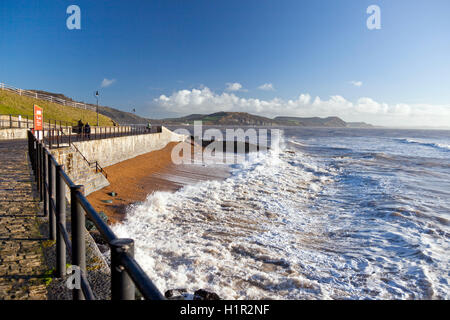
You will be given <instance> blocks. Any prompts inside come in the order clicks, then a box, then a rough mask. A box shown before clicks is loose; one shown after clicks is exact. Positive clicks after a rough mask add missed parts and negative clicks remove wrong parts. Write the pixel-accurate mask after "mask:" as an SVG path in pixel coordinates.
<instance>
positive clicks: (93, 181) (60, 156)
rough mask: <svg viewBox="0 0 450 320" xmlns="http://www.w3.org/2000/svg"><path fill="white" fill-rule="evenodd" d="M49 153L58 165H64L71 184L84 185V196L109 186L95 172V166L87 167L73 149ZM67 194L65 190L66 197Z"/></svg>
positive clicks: (55, 150) (67, 191) (84, 161)
mask: <svg viewBox="0 0 450 320" xmlns="http://www.w3.org/2000/svg"><path fill="white" fill-rule="evenodd" d="M51 153H52V155H53V156H54V157H55V160H56V161H57V162H58V163H59V164H61V165H64V171H65V172H66V173H67V175H68V176H69V178H70V179H72V181H73V183H75V184H78V185H84V194H85V195H89V194H91V193H92V192H94V191H97V190H100V189H102V188H104V187H106V186H109V182H108V180H107V179H106V178H105V177H104V176H103V174H101V173H99V172H96V170H95V165H91V166H89V164H88V163H87V162H86V160H84V159H83V157H82V156H81V154H79V153H78V152H77V151H76V150H75V148H74V147H72V146H71V147H67V148H59V149H53V150H51ZM69 194H70V193H69V189H68V188H67V189H66V195H67V197H69V196H68V195H69Z"/></svg>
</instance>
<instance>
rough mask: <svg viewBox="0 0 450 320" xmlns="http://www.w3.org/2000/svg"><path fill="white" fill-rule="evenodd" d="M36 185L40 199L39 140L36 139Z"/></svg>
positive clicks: (40, 199)
mask: <svg viewBox="0 0 450 320" xmlns="http://www.w3.org/2000/svg"><path fill="white" fill-rule="evenodd" d="M36 186H37V190H38V192H39V201H42V198H41V161H40V152H39V141H38V140H37V139H36Z"/></svg>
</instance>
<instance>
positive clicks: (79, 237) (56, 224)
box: [28, 131, 164, 300]
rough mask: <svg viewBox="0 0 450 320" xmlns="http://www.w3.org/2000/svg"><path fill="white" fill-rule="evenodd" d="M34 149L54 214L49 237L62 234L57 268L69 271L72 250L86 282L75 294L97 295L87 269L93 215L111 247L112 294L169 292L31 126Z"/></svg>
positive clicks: (44, 197)
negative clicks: (87, 240)
mask: <svg viewBox="0 0 450 320" xmlns="http://www.w3.org/2000/svg"><path fill="white" fill-rule="evenodd" d="M28 152H29V157H30V161H31V165H32V168H33V172H34V175H35V180H36V183H37V186H38V191H39V197H40V201H43V204H44V215H45V216H46V217H48V218H49V238H50V240H56V274H55V276H56V277H58V278H61V277H64V276H65V275H66V250H67V251H68V252H69V253H70V254H71V258H72V265H74V266H77V267H78V268H79V271H80V276H81V278H80V287H79V288H76V287H75V288H74V289H73V293H72V296H73V299H74V300H84V299H87V300H94V299H95V296H94V294H93V292H92V289H91V287H90V284H89V282H88V280H87V273H86V243H85V232H87V231H86V228H85V219H86V218H88V219H89V220H91V221H92V222H93V223H94V225H95V227H96V228H97V230H98V231H99V233H100V234H101V236H102V238H103V239H104V240H105V241H106V243H107V244H108V245H109V247H110V249H111V298H112V299H113V300H134V299H135V289H136V288H137V289H138V290H139V292H140V293H141V295H142V296H143V297H144V299H153V300H163V299H164V297H163V295H162V294H161V292H160V291H159V290H158V289H157V288H156V286H155V285H154V284H153V282H152V281H151V280H150V278H149V277H148V276H147V274H146V273H145V272H144V271H143V270H142V268H141V267H140V266H139V264H138V263H137V262H136V260H135V259H134V241H133V240H132V239H120V238H118V237H117V236H116V235H115V234H114V232H113V231H112V230H111V229H110V228H109V226H108V225H107V224H106V223H105V222H104V221H103V220H102V218H101V217H100V216H99V214H98V213H97V211H96V210H95V209H94V208H93V207H92V205H91V204H90V203H89V201H88V200H87V199H86V197H85V196H84V195H83V186H80V185H75V184H74V183H73V182H72V180H71V179H70V178H69V177H68V176H67V174H66V173H65V172H64V167H63V166H61V165H59V164H58V162H57V161H56V160H55V158H54V157H53V156H52V154H51V153H50V152H49V150H48V149H47V148H46V146H45V145H44V144H43V143H42V142H40V141H39V140H37V139H36V137H35V136H34V135H33V134H32V132H31V131H28ZM66 185H67V186H68V187H69V190H70V217H71V234H70V235H69V232H68V230H67V227H66V188H65V186H66Z"/></svg>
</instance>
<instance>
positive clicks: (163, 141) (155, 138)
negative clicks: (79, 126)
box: [74, 127, 186, 168]
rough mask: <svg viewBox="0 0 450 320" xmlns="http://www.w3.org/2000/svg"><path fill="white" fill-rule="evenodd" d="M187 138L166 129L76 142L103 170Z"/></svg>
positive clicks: (88, 157)
mask: <svg viewBox="0 0 450 320" xmlns="http://www.w3.org/2000/svg"><path fill="white" fill-rule="evenodd" d="M185 138H186V137H185V136H183V135H179V134H176V133H174V132H172V131H170V130H168V129H166V128H165V127H162V132H160V133H152V134H141V135H135V136H126V137H118V138H110V139H101V140H91V141H83V142H75V143H74V144H75V145H76V147H77V148H78V150H80V152H81V153H82V154H83V155H84V156H85V157H86V158H87V159H88V160H89V161H90V162H92V161H98V163H99V164H100V166H102V167H103V168H105V167H108V166H111V165H113V164H116V163H119V162H122V161H125V160H128V159H132V158H134V157H137V156H139V155H141V154H145V153H148V152H151V151H156V150H160V149H162V148H164V147H165V146H166V145H167V144H168V143H169V142H178V141H184V140H185Z"/></svg>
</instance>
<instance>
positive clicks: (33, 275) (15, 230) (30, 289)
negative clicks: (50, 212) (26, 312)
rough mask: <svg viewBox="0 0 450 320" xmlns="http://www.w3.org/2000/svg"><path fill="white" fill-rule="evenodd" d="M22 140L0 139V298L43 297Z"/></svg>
mask: <svg viewBox="0 0 450 320" xmlns="http://www.w3.org/2000/svg"><path fill="white" fill-rule="evenodd" d="M27 157H28V155H27V142H26V141H22V140H20V141H17V140H16V141H0V300H3V299H47V288H46V285H45V280H46V278H47V279H48V276H46V275H45V272H46V270H48V269H47V267H46V266H45V264H44V255H43V250H42V247H43V244H45V241H46V237H44V236H42V235H41V233H40V231H39V224H38V219H37V215H40V214H42V211H41V210H40V209H39V203H38V199H36V198H35V196H36V192H35V191H34V192H33V186H34V178H33V177H32V175H31V169H30V167H29V162H28V160H27Z"/></svg>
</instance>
